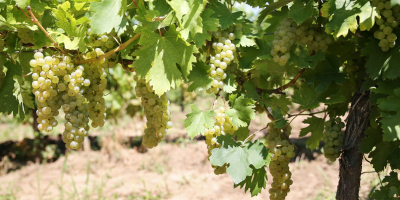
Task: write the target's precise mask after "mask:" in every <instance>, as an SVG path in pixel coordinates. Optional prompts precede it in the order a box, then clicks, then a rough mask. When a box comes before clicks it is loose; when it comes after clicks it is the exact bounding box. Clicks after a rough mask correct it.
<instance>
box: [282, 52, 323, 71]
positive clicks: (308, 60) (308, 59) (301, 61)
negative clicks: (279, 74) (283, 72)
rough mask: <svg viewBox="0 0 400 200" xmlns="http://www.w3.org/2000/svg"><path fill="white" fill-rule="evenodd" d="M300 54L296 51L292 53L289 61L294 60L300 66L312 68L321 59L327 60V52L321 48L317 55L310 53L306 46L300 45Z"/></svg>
mask: <svg viewBox="0 0 400 200" xmlns="http://www.w3.org/2000/svg"><path fill="white" fill-rule="evenodd" d="M299 48H300V54H299V55H296V54H294V53H292V54H291V56H290V60H289V62H293V63H296V64H297V67H299V68H311V69H314V67H315V66H316V65H317V64H318V62H319V61H322V60H325V53H323V52H322V51H321V50H319V51H317V52H316V53H315V55H310V54H309V53H308V51H307V49H306V48H303V47H299Z"/></svg>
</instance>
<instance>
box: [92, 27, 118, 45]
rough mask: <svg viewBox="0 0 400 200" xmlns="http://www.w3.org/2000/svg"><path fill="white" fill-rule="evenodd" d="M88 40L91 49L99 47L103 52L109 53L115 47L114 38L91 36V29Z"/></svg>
mask: <svg viewBox="0 0 400 200" xmlns="http://www.w3.org/2000/svg"><path fill="white" fill-rule="evenodd" d="M87 35H88V36H87V37H86V38H87V40H88V42H89V43H88V44H87V46H89V47H98V48H101V49H102V50H103V51H108V50H110V49H112V48H113V47H114V46H115V42H114V38H112V37H108V36H107V35H105V34H103V35H94V34H91V29H90V28H89V29H88V31H87Z"/></svg>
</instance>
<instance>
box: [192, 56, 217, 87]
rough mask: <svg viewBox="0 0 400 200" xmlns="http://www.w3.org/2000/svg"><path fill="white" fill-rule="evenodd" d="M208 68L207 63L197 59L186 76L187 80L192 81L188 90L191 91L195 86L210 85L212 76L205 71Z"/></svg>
mask: <svg viewBox="0 0 400 200" xmlns="http://www.w3.org/2000/svg"><path fill="white" fill-rule="evenodd" d="M209 69H210V66H209V65H206V64H205V63H204V62H203V61H197V63H196V64H195V65H194V67H193V70H192V71H191V72H190V74H189V76H188V80H189V82H192V84H190V86H189V87H188V90H187V91H188V92H193V91H195V90H196V89H197V88H202V87H205V88H209V87H210V86H211V82H212V78H211V77H210V76H209V75H208V73H207V71H208V70H209Z"/></svg>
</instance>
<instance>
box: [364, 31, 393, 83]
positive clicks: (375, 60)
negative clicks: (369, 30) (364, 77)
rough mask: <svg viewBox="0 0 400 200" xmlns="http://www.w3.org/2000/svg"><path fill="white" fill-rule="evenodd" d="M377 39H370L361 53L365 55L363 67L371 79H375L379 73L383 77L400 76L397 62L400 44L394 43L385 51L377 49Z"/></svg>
mask: <svg viewBox="0 0 400 200" xmlns="http://www.w3.org/2000/svg"><path fill="white" fill-rule="evenodd" d="M378 43H379V41H378V40H376V39H371V41H370V42H368V43H367V44H366V45H365V47H364V48H363V49H362V51H361V53H362V55H363V56H366V58H367V62H366V63H365V67H366V68H367V72H368V73H369V76H370V77H371V78H372V79H377V78H378V77H379V76H380V75H381V74H382V75H383V76H382V77H383V78H384V79H395V78H398V77H400V70H399V68H398V63H399V62H400V46H399V45H396V46H395V47H394V48H393V49H391V50H390V51H387V52H383V51H380V50H379V49H378V50H377V49H376V47H377V45H378Z"/></svg>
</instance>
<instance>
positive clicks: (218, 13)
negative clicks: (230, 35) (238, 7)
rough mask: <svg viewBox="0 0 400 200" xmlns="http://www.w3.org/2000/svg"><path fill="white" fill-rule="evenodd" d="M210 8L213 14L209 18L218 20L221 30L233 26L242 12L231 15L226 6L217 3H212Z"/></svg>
mask: <svg viewBox="0 0 400 200" xmlns="http://www.w3.org/2000/svg"><path fill="white" fill-rule="evenodd" d="M210 7H211V9H212V10H213V11H214V12H215V13H214V14H213V15H212V16H211V17H215V18H218V20H219V23H220V25H221V29H222V30H225V29H227V28H229V26H230V25H232V24H234V23H235V22H236V20H237V19H238V18H239V17H240V16H242V14H243V12H234V13H232V12H231V11H229V10H228V8H227V7H226V5H224V4H222V3H220V2H218V1H213V3H212V5H211V6H210Z"/></svg>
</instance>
